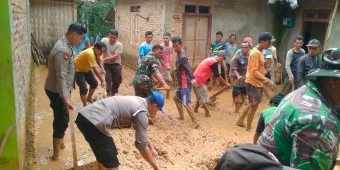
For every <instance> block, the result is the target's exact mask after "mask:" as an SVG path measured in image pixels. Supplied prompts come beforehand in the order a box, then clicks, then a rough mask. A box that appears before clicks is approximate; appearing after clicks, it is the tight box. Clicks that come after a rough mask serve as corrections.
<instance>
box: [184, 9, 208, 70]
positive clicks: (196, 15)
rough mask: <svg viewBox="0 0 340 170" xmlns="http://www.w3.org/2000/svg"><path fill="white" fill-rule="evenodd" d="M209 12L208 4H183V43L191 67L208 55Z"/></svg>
mask: <svg viewBox="0 0 340 170" xmlns="http://www.w3.org/2000/svg"><path fill="white" fill-rule="evenodd" d="M210 21H211V14H210V7H209V6H197V5H185V13H184V21H183V44H184V46H185V49H186V53H187V57H188V60H189V63H190V65H191V67H193V68H195V67H196V66H197V65H198V64H199V63H200V62H201V61H202V60H203V59H205V58H207V56H208V48H209V43H210V42H209V40H210V30H211V24H210Z"/></svg>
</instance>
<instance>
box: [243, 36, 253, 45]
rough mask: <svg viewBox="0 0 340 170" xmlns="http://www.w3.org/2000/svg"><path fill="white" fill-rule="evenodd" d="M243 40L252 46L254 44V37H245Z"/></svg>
mask: <svg viewBox="0 0 340 170" xmlns="http://www.w3.org/2000/svg"><path fill="white" fill-rule="evenodd" d="M243 42H245V43H249V44H250V46H253V39H252V38H251V37H245V38H244V39H243Z"/></svg>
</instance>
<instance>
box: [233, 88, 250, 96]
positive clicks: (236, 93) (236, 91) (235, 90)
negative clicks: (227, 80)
mask: <svg viewBox="0 0 340 170" xmlns="http://www.w3.org/2000/svg"><path fill="white" fill-rule="evenodd" d="M241 94H243V95H246V94H247V90H246V87H240V86H234V87H233V92H232V96H233V98H235V97H236V96H239V95H241Z"/></svg>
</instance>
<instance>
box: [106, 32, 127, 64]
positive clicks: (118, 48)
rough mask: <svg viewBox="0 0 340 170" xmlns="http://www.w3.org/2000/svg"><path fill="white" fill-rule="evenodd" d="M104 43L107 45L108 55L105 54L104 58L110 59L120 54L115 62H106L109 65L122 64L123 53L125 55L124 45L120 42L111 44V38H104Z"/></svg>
mask: <svg viewBox="0 0 340 170" xmlns="http://www.w3.org/2000/svg"><path fill="white" fill-rule="evenodd" d="M102 42H103V43H104V44H105V45H106V48H107V49H106V53H104V58H106V57H110V56H112V55H114V54H118V55H119V56H117V57H116V58H115V59H114V60H109V61H106V62H105V63H107V64H115V63H117V64H121V63H122V57H121V55H122V53H123V44H122V43H121V42H119V41H118V40H117V41H116V42H115V43H114V44H111V43H110V40H109V38H102Z"/></svg>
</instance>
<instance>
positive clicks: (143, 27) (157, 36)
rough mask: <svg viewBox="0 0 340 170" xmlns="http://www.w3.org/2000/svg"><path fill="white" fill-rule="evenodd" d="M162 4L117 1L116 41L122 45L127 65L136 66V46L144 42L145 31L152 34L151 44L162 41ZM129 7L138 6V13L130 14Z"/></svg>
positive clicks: (157, 0)
mask: <svg viewBox="0 0 340 170" xmlns="http://www.w3.org/2000/svg"><path fill="white" fill-rule="evenodd" d="M164 3H165V1H163V0H148V1H139V0H117V4H116V23H115V24H116V25H115V26H116V29H117V30H118V31H119V39H118V40H119V41H120V42H122V43H123V45H124V54H123V56H124V58H123V60H124V61H126V62H127V63H128V64H131V65H136V63H137V55H138V46H139V44H140V43H142V42H144V41H145V39H144V37H145V32H146V31H152V32H153V35H154V37H153V41H152V44H157V43H159V42H160V41H161V40H162V35H163V30H164V24H163V18H164V14H165V11H164ZM130 6H140V7H141V8H140V12H130ZM142 17H144V18H146V17H149V20H146V19H144V18H142ZM167 27H169V26H167Z"/></svg>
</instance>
